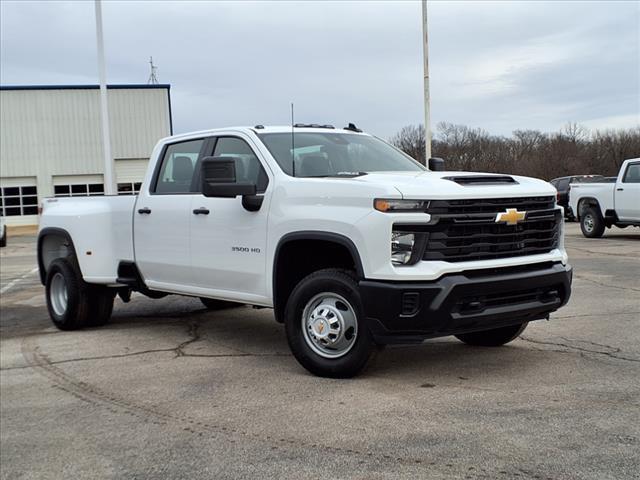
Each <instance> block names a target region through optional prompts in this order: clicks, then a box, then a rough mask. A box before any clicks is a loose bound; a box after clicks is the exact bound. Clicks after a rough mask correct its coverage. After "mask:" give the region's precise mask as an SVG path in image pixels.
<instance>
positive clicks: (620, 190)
mask: <svg viewBox="0 0 640 480" xmlns="http://www.w3.org/2000/svg"><path fill="white" fill-rule="evenodd" d="M616 190H617V191H619V192H622V191H624V188H616Z"/></svg>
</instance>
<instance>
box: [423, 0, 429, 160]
mask: <svg viewBox="0 0 640 480" xmlns="http://www.w3.org/2000/svg"><path fill="white" fill-rule="evenodd" d="M427 30H428V25H427V0H422V56H423V59H424V143H425V160H424V161H425V164H428V163H429V159H430V158H431V97H430V96H429V36H428V34H427Z"/></svg>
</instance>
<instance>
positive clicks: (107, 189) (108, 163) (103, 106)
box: [95, 0, 116, 195]
mask: <svg viewBox="0 0 640 480" xmlns="http://www.w3.org/2000/svg"><path fill="white" fill-rule="evenodd" d="M95 7H96V37H97V42H98V72H99V75H100V114H101V117H102V150H103V152H104V193H105V194H106V195H115V193H116V188H115V187H116V186H115V181H114V179H115V171H114V165H113V158H112V157H111V134H110V132H109V105H108V102H107V71H106V68H105V63H104V40H103V37H102V0H95Z"/></svg>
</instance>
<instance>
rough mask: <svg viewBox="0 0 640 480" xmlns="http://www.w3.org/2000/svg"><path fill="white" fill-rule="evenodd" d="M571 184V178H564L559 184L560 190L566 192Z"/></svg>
mask: <svg viewBox="0 0 640 480" xmlns="http://www.w3.org/2000/svg"><path fill="white" fill-rule="evenodd" d="M569 182H571V179H570V178H563V179H562V180H560V181H559V182H558V190H566V189H567V187H568V186H569Z"/></svg>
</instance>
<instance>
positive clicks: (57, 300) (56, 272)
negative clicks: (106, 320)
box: [45, 257, 91, 330]
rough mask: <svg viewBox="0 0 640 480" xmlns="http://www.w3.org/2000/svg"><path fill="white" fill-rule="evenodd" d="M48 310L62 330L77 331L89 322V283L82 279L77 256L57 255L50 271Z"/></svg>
mask: <svg viewBox="0 0 640 480" xmlns="http://www.w3.org/2000/svg"><path fill="white" fill-rule="evenodd" d="M45 287H46V297H47V309H48V310H49V316H50V317H51V320H52V321H53V324H54V325H55V326H56V327H58V328H59V329H60V330H77V329H80V328H83V327H85V326H86V325H87V322H88V319H89V314H90V311H91V297H90V292H89V286H88V285H87V284H86V283H85V282H84V280H83V279H82V275H81V274H80V271H79V270H78V268H77V267H76V266H75V261H74V258H73V257H68V258H57V259H56V260H54V261H53V262H51V265H49V269H48V270H47V278H46V282H45Z"/></svg>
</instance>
